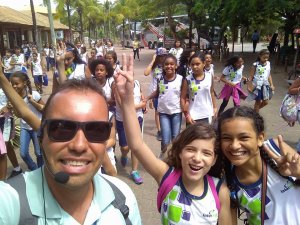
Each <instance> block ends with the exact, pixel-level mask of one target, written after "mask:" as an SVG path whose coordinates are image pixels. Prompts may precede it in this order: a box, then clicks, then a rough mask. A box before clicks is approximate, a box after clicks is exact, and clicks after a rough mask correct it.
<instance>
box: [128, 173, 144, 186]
mask: <svg viewBox="0 0 300 225" xmlns="http://www.w3.org/2000/svg"><path fill="white" fill-rule="evenodd" d="M130 176H131V178H132V180H133V181H134V183H136V184H142V183H143V178H141V176H140V174H139V172H138V171H132V172H131V174H130Z"/></svg>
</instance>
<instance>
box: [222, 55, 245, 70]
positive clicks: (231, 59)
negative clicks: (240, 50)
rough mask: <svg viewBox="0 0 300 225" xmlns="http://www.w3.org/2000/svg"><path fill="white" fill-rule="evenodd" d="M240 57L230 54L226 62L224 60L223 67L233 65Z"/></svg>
mask: <svg viewBox="0 0 300 225" xmlns="http://www.w3.org/2000/svg"><path fill="white" fill-rule="evenodd" d="M241 58H242V57H241V56H238V55H235V56H232V57H231V58H229V59H228V60H227V61H226V62H225V65H224V66H225V67H227V66H233V67H235V66H234V64H235V63H236V62H237V61H239V59H241Z"/></svg>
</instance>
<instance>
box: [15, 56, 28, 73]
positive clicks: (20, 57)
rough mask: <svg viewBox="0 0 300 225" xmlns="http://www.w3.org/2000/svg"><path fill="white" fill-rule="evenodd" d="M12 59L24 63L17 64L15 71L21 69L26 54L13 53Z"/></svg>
mask: <svg viewBox="0 0 300 225" xmlns="http://www.w3.org/2000/svg"><path fill="white" fill-rule="evenodd" d="M12 60H13V62H14V63H22V65H15V66H14V69H13V72H17V71H21V70H22V66H23V63H24V62H25V57H24V54H22V53H20V55H16V54H13V55H12Z"/></svg>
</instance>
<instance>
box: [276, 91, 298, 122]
mask: <svg viewBox="0 0 300 225" xmlns="http://www.w3.org/2000/svg"><path fill="white" fill-rule="evenodd" d="M299 106H300V96H299V95H291V94H286V95H285V97H284V99H283V101H282V103H281V106H280V116H281V117H282V118H283V119H284V120H285V121H286V122H288V123H289V124H292V123H294V122H296V121H297V114H298V107H299Z"/></svg>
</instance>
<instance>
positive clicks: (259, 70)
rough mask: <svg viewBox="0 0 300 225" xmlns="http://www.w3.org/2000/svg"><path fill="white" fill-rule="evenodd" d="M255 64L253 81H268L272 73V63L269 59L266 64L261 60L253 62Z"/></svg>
mask: <svg viewBox="0 0 300 225" xmlns="http://www.w3.org/2000/svg"><path fill="white" fill-rule="evenodd" d="M253 66H255V73H254V79H253V81H264V82H265V81H268V78H269V76H270V73H271V64H270V62H269V61H267V63H266V65H262V64H260V63H259V62H255V63H253Z"/></svg>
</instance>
